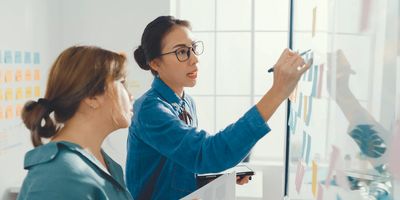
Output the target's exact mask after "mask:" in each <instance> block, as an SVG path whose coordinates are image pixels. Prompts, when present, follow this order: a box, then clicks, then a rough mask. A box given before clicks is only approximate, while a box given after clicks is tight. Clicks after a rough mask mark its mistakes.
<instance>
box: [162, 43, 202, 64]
mask: <svg viewBox="0 0 400 200" xmlns="http://www.w3.org/2000/svg"><path fill="white" fill-rule="evenodd" d="M198 43H200V44H201V45H202V46H203V50H202V51H201V53H196V51H195V50H194V48H193V46H195V44H198ZM183 48H186V49H188V51H187V52H188V53H187V55H186V56H187V58H186V59H185V60H180V59H179V56H178V51H179V50H180V49H183ZM191 51H193V54H194V55H196V56H198V55H201V54H203V52H204V43H203V41H200V40H199V41H196V42H193V43H192V46H191V47H188V46H185V47H179V48H178V49H176V50H175V51H170V52H167V53H162V54H160V55H159V57H161V56H164V55H168V54H172V53H174V54H175V56H176V59H178V61H179V62H185V61H187V60H189V59H190V54H191V53H190V52H191Z"/></svg>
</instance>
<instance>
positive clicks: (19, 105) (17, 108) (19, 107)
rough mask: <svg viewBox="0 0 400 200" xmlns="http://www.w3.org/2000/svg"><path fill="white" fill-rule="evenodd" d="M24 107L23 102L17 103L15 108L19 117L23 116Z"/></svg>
mask: <svg viewBox="0 0 400 200" xmlns="http://www.w3.org/2000/svg"><path fill="white" fill-rule="evenodd" d="M22 108H23V105H22V104H17V107H16V108H15V110H16V114H17V117H20V116H21V113H22Z"/></svg>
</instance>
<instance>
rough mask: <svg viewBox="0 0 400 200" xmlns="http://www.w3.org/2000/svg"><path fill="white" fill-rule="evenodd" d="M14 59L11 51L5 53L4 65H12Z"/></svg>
mask: <svg viewBox="0 0 400 200" xmlns="http://www.w3.org/2000/svg"><path fill="white" fill-rule="evenodd" d="M12 61H13V57H12V53H11V51H5V52H4V63H5V64H12Z"/></svg>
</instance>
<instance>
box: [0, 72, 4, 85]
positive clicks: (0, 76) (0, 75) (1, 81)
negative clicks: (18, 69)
mask: <svg viewBox="0 0 400 200" xmlns="http://www.w3.org/2000/svg"><path fill="white" fill-rule="evenodd" d="M3 82H4V70H1V69H0V83H3Z"/></svg>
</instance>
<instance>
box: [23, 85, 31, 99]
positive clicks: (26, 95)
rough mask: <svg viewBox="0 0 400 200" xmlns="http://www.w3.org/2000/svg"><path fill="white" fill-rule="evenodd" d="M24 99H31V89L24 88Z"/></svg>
mask: <svg viewBox="0 0 400 200" xmlns="http://www.w3.org/2000/svg"><path fill="white" fill-rule="evenodd" d="M25 98H27V99H29V98H32V87H26V88H25Z"/></svg>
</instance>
